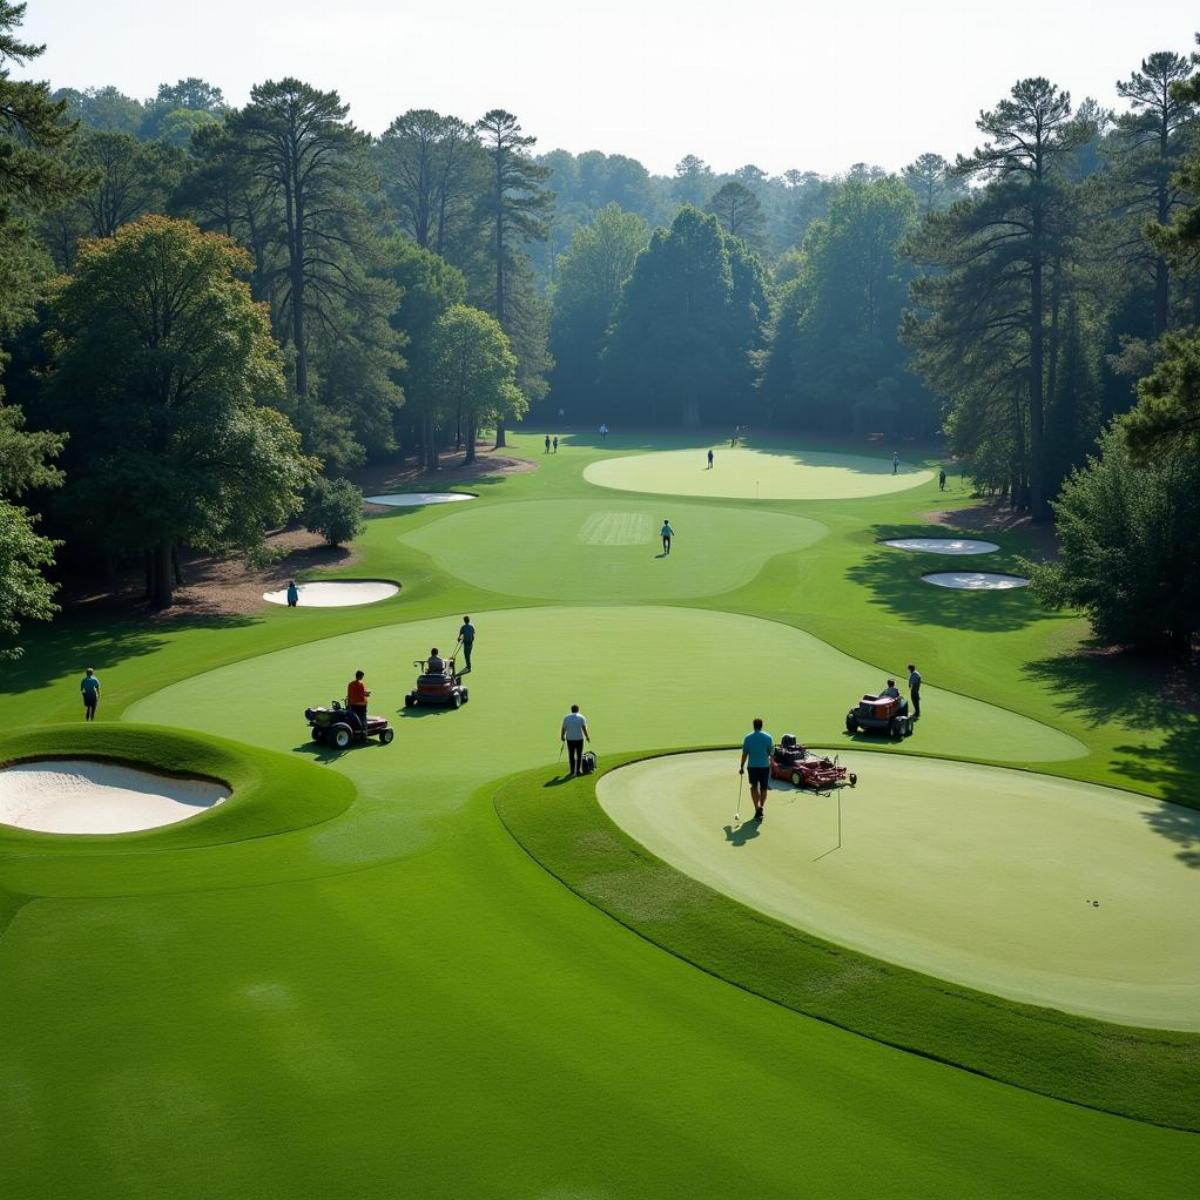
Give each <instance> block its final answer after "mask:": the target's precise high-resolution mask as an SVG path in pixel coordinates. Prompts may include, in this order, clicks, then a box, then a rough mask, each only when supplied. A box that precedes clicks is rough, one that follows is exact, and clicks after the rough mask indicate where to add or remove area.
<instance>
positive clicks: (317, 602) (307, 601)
mask: <svg viewBox="0 0 1200 1200" xmlns="http://www.w3.org/2000/svg"><path fill="white" fill-rule="evenodd" d="M296 590H297V591H298V592H299V593H300V601H299V604H300V607H301V608H348V607H349V606H350V605H352V604H375V603H376V602H377V601H379V600H386V599H387V598H388V597H389V596H394V595H395V594H396V593H397V592H398V591H399V590H400V589H399V587H397V585H396V584H394V583H385V582H384V581H383V580H381V579H343V580H334V579H331V580H329V581H328V582H327V583H301V584H298V585H297V587H296ZM263 599H264V600H265V601H266V602H267V603H268V604H286V603H287V588H281V589H280V590H279V591H278V592H263Z"/></svg>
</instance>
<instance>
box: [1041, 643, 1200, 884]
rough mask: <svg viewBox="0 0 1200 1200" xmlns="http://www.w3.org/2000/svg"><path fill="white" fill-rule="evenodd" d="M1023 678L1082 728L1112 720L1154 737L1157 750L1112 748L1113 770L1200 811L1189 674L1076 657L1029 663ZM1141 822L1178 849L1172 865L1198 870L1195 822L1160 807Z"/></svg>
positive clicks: (1114, 658)
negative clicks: (1044, 692)
mask: <svg viewBox="0 0 1200 1200" xmlns="http://www.w3.org/2000/svg"><path fill="white" fill-rule="evenodd" d="M1026 673H1027V674H1028V675H1029V676H1030V677H1031V678H1032V679H1035V680H1036V681H1037V682H1038V683H1040V684H1042V685H1044V686H1047V687H1049V688H1050V689H1051V690H1052V691H1053V692H1054V694H1055V695H1056V696H1057V697H1058V699H1057V701H1056V703H1057V704H1058V707H1059V708H1061V709H1063V710H1064V711H1066V712H1070V713H1071V715H1072V716H1074V717H1077V718H1078V717H1082V718H1083V719H1084V720H1085V721H1086V722H1087V723H1088V725H1090V726H1093V727H1095V726H1099V725H1105V724H1108V723H1110V722H1113V721H1117V722H1120V723H1121V724H1122V725H1124V726H1125V727H1126V728H1128V729H1131V730H1133V731H1135V732H1136V733H1140V732H1146V733H1151V732H1154V733H1159V732H1161V733H1162V734H1163V737H1162V741H1161V744H1159V745H1154V744H1153V743H1152V742H1150V741H1146V742H1142V743H1141V744H1138V743H1137V742H1136V741H1133V742H1130V743H1128V744H1126V745H1121V746H1117V747H1116V754H1117V757H1115V758H1113V760H1112V763H1111V765H1112V767H1113V769H1114V770H1115V771H1116V772H1117V773H1118V774H1120V775H1123V776H1125V777H1126V778H1127V779H1130V780H1133V781H1136V782H1138V783H1141V784H1147V785H1149V786H1151V787H1153V788H1155V789H1156V790H1157V791H1158V792H1159V794H1160V795H1161V796H1162V797H1163V799H1164V800H1168V801H1170V802H1171V804H1173V805H1179V806H1181V807H1183V808H1187V809H1191V810H1197V809H1200V697H1198V696H1197V692H1196V687H1197V683H1198V682H1200V680H1198V678H1197V675H1196V672H1195V671H1194V670H1189V669H1188V668H1186V667H1183V666H1180V665H1177V664H1170V663H1164V662H1156V661H1154V660H1153V659H1145V658H1139V657H1137V656H1135V655H1132V654H1113V655H1110V656H1106V657H1100V656H1098V655H1088V654H1076V655H1063V656H1062V657H1059V658H1050V659H1043V660H1041V661H1040V662H1035V663H1030V664H1029V666H1028V667H1027V668H1026ZM1144 817H1145V820H1146V823H1147V824H1148V825H1149V826H1150V828H1151V829H1153V830H1154V831H1155V832H1156V833H1159V834H1161V835H1162V836H1163V837H1165V838H1167V839H1168V840H1170V841H1172V842H1174V843H1175V844H1176V845H1178V846H1179V847H1180V851H1179V853H1178V855H1177V856H1176V857H1177V858H1178V859H1179V860H1180V862H1183V863H1186V864H1187V865H1188V866H1190V867H1195V868H1200V817H1197V816H1196V815H1195V813H1194V811H1193V812H1191V813H1187V812H1181V811H1180V810H1179V809H1178V808H1169V807H1162V808H1158V809H1153V810H1150V811H1147V812H1146V813H1145V814H1144Z"/></svg>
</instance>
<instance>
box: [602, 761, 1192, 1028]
mask: <svg viewBox="0 0 1200 1200" xmlns="http://www.w3.org/2000/svg"><path fill="white" fill-rule="evenodd" d="M842 758H843V762H844V763H845V764H847V765H849V766H851V767H852V768H853V769H855V770H856V771H857V772H858V786H857V787H856V788H853V789H851V788H843V789H841V790H840V791H839V792H835V793H833V794H823V795H819V796H818V795H814V794H813V793H812V792H800V791H797V790H795V789H794V788H792V787H791V786H789V785H783V784H778V785H776V784H773V785H772V790H771V793H770V796H769V798H768V800H767V816H766V820H765V821H764V822H763V824H762V825H761V826H756V825H755V824H754V822H753V821H746V820H745V818H746V817H747V815H748V814H749V813H750V811H751V806H750V803H749V801H748V799H747V796H746V791H745V790H744V789H743V791H742V795H741V803H742V809H741V813H742V818H743V820H742V822H741V823H735V822H734V821H733V815H734V808H735V805H736V803H737V801H736V796H735V793H736V790H737V784H736V780H735V774H734V771H735V767H736V764H737V755H736V753H735V752H734V751H732V750H728V751H721V752H719V753H701V754H680V755H671V756H668V757H665V758H658V759H647V760H645V761H642V762H639V763H634V764H632V765H630V766H627V767H621V768H620V769H619V770H616V771H613V772H612V773H611V774H609V775H606V776H605V777H604V778H603V779H601V780H600V784H599V787H598V789H597V795H598V797H599V800H600V803H601V804H602V805H603V807H604V808H605V810H606V811H607V812H608V814H609V816H610V817H612V819H613V820H614V821H616V822H617V824H618V825H620V826H621V827H622V828H624V829H625V830H626V832H628V833H629V834H630V835H631V836H633V837H634V838H636V839H637V840H638V841H639V842H641V843H642V844H643V845H644V846H646V847H647V848H648V849H650V850H651V851H653V853H655V854H657V855H658V856H659V857H660V858H663V859H665V860H666V861H667V862H669V863H671V864H672V865H674V866H675V867H677V868H678V869H679V870H681V871H684V872H686V873H687V874H689V875H692V876H694V877H695V878H697V879H700V880H702V881H703V882H704V883H707V884H708V885H709V886H710V887H713V888H716V889H717V890H718V891H722V892H725V893H726V894H728V895H730V896H733V897H735V898H737V899H738V900H741V901H742V902H744V903H746V904H749V905H751V906H752V907H754V908H757V909H759V910H760V911H762V912H765V913H769V914H770V915H772V916H774V917H777V918H779V919H780V920H782V921H786V922H788V923H790V924H793V925H796V926H798V927H800V928H801V929H806V930H810V931H811V932H813V933H816V934H819V935H820V936H822V937H825V938H828V939H829V940H831V941H834V942H841V943H843V944H845V945H848V946H852V947H854V948H855V949H857V950H861V951H864V952H866V953H867V954H872V955H875V956H877V957H879V958H883V959H887V960H889V961H891V962H898V963H903V964H905V965H906V966H911V967H914V968H916V969H917V970H919V971H925V972H927V973H928V974H931V975H935V976H938V977H940V978H942V979H952V980H955V981H957V982H959V983H964V984H967V985H969V986H971V987H975V988H980V989H982V990H984V991H989V992H994V993H997V994H999V995H1002V996H1008V997H1010V998H1012V999H1015V1000H1021V1001H1025V1002H1027V1003H1031V1004H1039V1005H1045V1006H1048V1007H1052V1008H1060V1009H1064V1010H1066V1011H1067V1012H1076V1013H1084V1014H1087V1015H1089V1016H1094V1017H1099V1018H1101V1019H1103V1020H1108V1021H1117V1022H1120V1023H1123V1024H1130V1025H1149V1026H1159V1027H1166V1028H1172V1029H1200V871H1197V870H1196V869H1195V867H1194V866H1192V865H1191V864H1190V863H1189V862H1188V861H1187V856H1186V854H1183V853H1181V852H1180V849H1181V846H1186V845H1188V844H1189V843H1191V844H1194V843H1195V842H1196V841H1197V840H1200V812H1196V811H1194V810H1191V809H1186V808H1182V807H1179V806H1177V805H1173V804H1168V803H1166V802H1165V801H1162V800H1154V799H1151V798H1149V797H1145V796H1134V795H1131V794H1130V793H1128V792H1121V791H1118V790H1116V789H1114V788H1104V787H1097V786H1095V785H1094V784H1087V783H1077V782H1075V781H1073V780H1067V779H1057V778H1054V777H1052V776H1048V775H1037V774H1033V773H1032V772H1025V771H1011V770H1005V769H1002V768H997V767H982V766H976V765H972V764H969V763H955V762H947V761H937V760H929V759H917V758H909V757H907V756H903V755H888V756H887V758H886V761H884V760H883V756H882V755H879V754H864V753H857V754H853V753H848V752H843V756H842ZM1164 834H1166V836H1164Z"/></svg>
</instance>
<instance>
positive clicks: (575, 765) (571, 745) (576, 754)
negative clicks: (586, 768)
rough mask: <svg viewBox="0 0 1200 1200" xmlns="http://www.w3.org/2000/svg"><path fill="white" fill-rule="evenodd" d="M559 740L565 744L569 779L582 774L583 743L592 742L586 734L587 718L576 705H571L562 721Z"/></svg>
mask: <svg viewBox="0 0 1200 1200" xmlns="http://www.w3.org/2000/svg"><path fill="white" fill-rule="evenodd" d="M559 738H560V739H561V740H562V741H564V742H566V743H567V766H568V768H569V770H570V774H571V778H572V779H574V777H575V776H576V775H582V774H583V743H584V740H585V739H586V740H587V741H589V742H590V741H591V740H592V735H591V734H590V733H589V732H588V724H587V717H585V716H584V715H583V713H581V712H580V711H579V705H578V704H572V705H571V711H570V712H569V713H567V715H566V716H565V717H563V719H562V728H561V729H560V730H559Z"/></svg>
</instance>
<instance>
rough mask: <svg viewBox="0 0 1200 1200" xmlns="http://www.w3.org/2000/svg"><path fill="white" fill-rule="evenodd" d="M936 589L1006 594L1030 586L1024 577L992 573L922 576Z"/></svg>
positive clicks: (967, 572) (946, 572)
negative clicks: (1013, 589) (1014, 589)
mask: <svg viewBox="0 0 1200 1200" xmlns="http://www.w3.org/2000/svg"><path fill="white" fill-rule="evenodd" d="M921 578H922V579H923V580H925V582H926V583H932V584H933V586H934V587H943V588H955V589H957V590H959V591H963V592H1006V591H1009V590H1011V589H1012V588H1023V587H1028V586H1029V580H1028V579H1026V578H1025V576H1024V575H1001V574H997V573H994V572H991V571H937V572H935V573H934V574H932V575H922V576H921Z"/></svg>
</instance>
